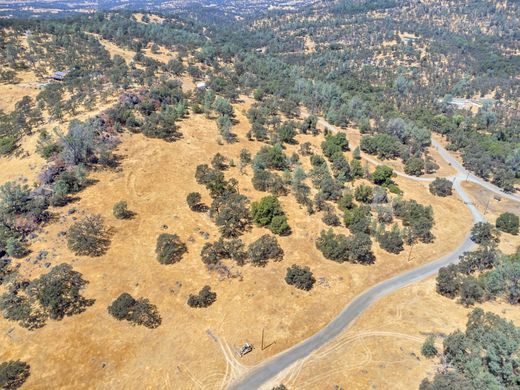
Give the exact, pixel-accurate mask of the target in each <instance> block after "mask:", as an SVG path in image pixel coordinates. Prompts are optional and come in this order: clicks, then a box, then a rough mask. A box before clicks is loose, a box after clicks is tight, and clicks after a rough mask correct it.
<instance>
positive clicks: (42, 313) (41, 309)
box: [0, 264, 94, 329]
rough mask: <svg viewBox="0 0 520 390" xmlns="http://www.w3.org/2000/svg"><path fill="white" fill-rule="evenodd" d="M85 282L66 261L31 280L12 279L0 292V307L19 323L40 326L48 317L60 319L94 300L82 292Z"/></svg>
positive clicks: (80, 309)
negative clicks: (6, 287) (2, 292)
mask: <svg viewBox="0 0 520 390" xmlns="http://www.w3.org/2000/svg"><path fill="white" fill-rule="evenodd" d="M87 283H88V282H87V281H86V280H84V279H83V277H82V275H81V274H80V273H79V272H77V271H74V270H73V269H72V267H71V266H70V265H69V264H60V265H57V266H55V267H54V268H52V270H51V271H50V272H48V273H46V274H43V275H42V276H40V277H39V278H37V279H34V280H32V281H30V282H28V281H21V282H20V281H13V282H12V283H11V284H10V285H9V286H8V289H7V291H6V292H5V293H4V294H3V295H2V296H0V310H1V312H2V315H3V317H4V318H5V319H7V320H10V321H16V322H18V323H19V324H20V326H23V327H25V328H28V329H35V328H40V327H42V326H44V325H45V321H46V320H47V319H48V318H50V319H53V320H61V319H63V318H64V317H65V316H71V315H74V314H79V313H81V312H83V311H84V310H85V309H86V308H87V307H88V306H90V305H92V304H93V303H94V300H92V299H87V298H85V297H83V296H82V295H81V290H82V289H83V288H84V287H85V286H86V284H87Z"/></svg>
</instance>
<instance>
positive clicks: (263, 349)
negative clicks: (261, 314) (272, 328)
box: [261, 328, 264, 351]
mask: <svg viewBox="0 0 520 390" xmlns="http://www.w3.org/2000/svg"><path fill="white" fill-rule="evenodd" d="M261 348H262V351H263V350H264V328H262V347H261Z"/></svg>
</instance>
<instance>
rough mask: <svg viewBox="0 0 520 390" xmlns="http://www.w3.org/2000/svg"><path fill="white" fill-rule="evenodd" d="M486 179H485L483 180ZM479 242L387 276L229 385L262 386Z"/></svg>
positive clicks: (236, 389) (456, 183)
mask: <svg viewBox="0 0 520 390" xmlns="http://www.w3.org/2000/svg"><path fill="white" fill-rule="evenodd" d="M319 123H320V124H321V125H323V126H325V127H327V128H329V129H330V130H332V131H338V129H337V128H335V127H334V126H332V125H330V124H329V123H327V122H326V121H325V120H323V119H320V121H319ZM433 145H434V146H435V147H436V148H437V149H438V150H439V154H440V155H441V156H442V157H443V158H444V159H445V160H446V161H447V162H448V163H450V164H451V165H452V166H453V168H455V170H456V171H457V174H456V175H455V176H453V177H450V179H451V180H452V181H453V188H454V190H455V192H457V194H458V195H459V197H460V198H461V199H462V201H463V202H464V203H465V205H466V206H467V207H468V209H469V210H470V211H471V214H472V216H473V220H474V222H482V221H484V217H483V216H482V214H481V213H480V212H479V211H478V209H477V208H476V207H475V205H474V204H473V203H472V201H471V198H470V197H469V196H468V195H467V194H466V193H465V192H464V190H463V189H462V185H461V184H462V181H463V180H466V179H468V180H469V178H468V172H467V170H466V169H464V167H462V165H461V164H460V163H459V162H458V161H457V160H455V159H454V158H453V157H452V156H451V155H450V154H449V152H448V151H446V149H444V148H443V147H442V145H440V144H439V143H438V142H436V141H434V142H433ZM364 158H365V159H366V160H367V161H369V162H370V163H372V164H375V165H378V162H376V161H375V160H373V159H371V158H369V157H368V158H367V157H366V156H364ZM396 173H397V174H398V175H399V176H403V177H406V178H409V179H411V180H415V181H422V182H424V181H432V180H433V179H427V178H418V177H415V176H409V175H406V174H405V173H402V172H396ZM471 179H472V180H471V181H473V182H475V183H477V184H480V185H482V186H483V187H485V188H487V189H489V190H491V191H493V192H495V193H497V194H499V195H500V196H502V197H507V198H508V199H512V200H516V201H520V198H518V197H517V196H514V195H511V194H505V193H503V192H502V191H500V189H499V188H497V187H495V186H493V185H492V184H489V183H487V182H485V181H483V180H481V179H479V178H476V177H474V176H473V177H472V178H471ZM481 182H483V183H481ZM474 246H475V244H474V243H473V242H472V241H471V240H470V238H469V236H468V237H466V238H465V239H464V241H463V242H462V244H461V245H460V246H459V247H458V248H457V249H456V250H455V251H453V252H451V253H450V254H448V255H446V256H444V257H442V258H440V259H438V260H436V261H433V262H431V263H428V264H425V265H423V266H421V267H419V268H416V269H413V270H410V271H407V272H405V273H402V274H400V275H397V276H394V277H393V278H391V279H387V280H385V281H383V282H381V283H379V284H377V285H375V286H373V287H371V288H370V289H368V290H366V291H365V292H363V293H362V294H361V295H359V296H357V297H356V298H355V299H354V300H353V301H351V302H349V303H348V305H347V306H346V307H345V308H344V309H343V311H341V312H340V313H339V314H338V316H337V317H336V318H334V319H333V320H332V321H331V322H330V323H329V324H327V325H326V326H325V327H324V328H322V329H321V330H320V331H318V332H317V333H315V334H314V335H313V336H311V337H309V338H308V339H306V340H304V341H302V342H301V343H299V344H297V345H295V346H294V347H292V348H290V349H288V350H286V351H284V352H282V353H280V354H278V355H276V356H274V357H273V358H271V359H270V360H268V361H266V362H264V363H262V364H260V365H259V366H257V367H255V368H253V369H252V370H251V371H250V372H248V373H247V374H246V376H245V377H243V378H241V379H240V380H239V381H237V382H235V383H233V384H231V385H230V386H229V387H228V389H230V390H242V389H243V390H252V389H258V388H259V387H260V386H262V385H263V384H264V383H265V382H267V381H268V380H270V379H272V378H273V377H275V376H276V375H278V374H279V373H280V372H281V371H283V370H284V369H286V368H288V367H289V366H291V365H292V364H294V363H295V362H297V361H298V360H300V359H303V358H305V357H307V356H308V355H310V354H311V353H312V352H314V351H316V350H318V349H319V348H321V347H322V346H324V345H325V344H327V343H328V342H330V341H332V340H333V339H334V338H336V337H337V336H338V335H340V334H341V333H342V332H343V331H344V330H345V329H346V328H347V327H348V326H349V325H350V324H352V322H353V321H354V320H355V319H356V318H357V317H359V315H360V314H361V313H363V312H364V311H365V310H366V309H367V308H368V307H370V305H372V303H374V302H376V301H377V300H379V299H380V298H382V297H383V296H385V295H388V294H390V293H392V292H394V291H396V290H398V289H400V288H402V287H404V286H406V285H408V284H411V283H414V282H417V281H419V280H422V279H425V278H427V277H429V276H432V275H435V274H436V273H437V272H438V271H439V269H440V268H442V267H444V266H446V265H448V264H452V263H456V262H457V261H458V259H459V256H460V255H462V254H463V253H464V252H466V251H469V250H472V249H473V248H474Z"/></svg>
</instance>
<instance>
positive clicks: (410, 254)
mask: <svg viewBox="0 0 520 390" xmlns="http://www.w3.org/2000/svg"><path fill="white" fill-rule="evenodd" d="M412 249H413V243H412V245H411V246H410V252H409V253H408V261H410V260H411V258H412Z"/></svg>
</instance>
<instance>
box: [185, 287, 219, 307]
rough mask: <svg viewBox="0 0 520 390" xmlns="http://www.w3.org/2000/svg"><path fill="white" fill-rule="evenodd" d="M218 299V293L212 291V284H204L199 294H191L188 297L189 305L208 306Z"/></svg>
mask: <svg viewBox="0 0 520 390" xmlns="http://www.w3.org/2000/svg"><path fill="white" fill-rule="evenodd" d="M216 300H217V293H215V292H213V291H211V287H210V286H204V287H203V288H202V290H200V291H199V293H198V294H197V295H194V294H190V296H189V298H188V305H189V306H190V307H198V308H202V307H208V306H211V305H212V304H213V302H215V301H216Z"/></svg>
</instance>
